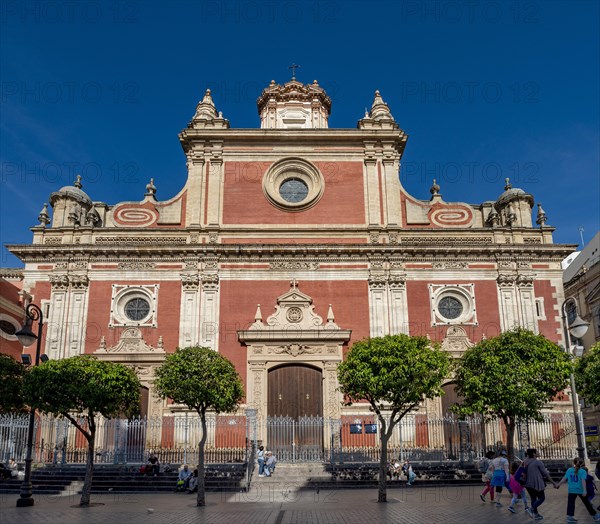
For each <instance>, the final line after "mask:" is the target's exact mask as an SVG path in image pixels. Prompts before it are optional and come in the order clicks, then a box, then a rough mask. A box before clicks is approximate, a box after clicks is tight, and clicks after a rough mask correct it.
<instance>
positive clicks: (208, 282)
mask: <svg viewBox="0 0 600 524" xmlns="http://www.w3.org/2000/svg"><path fill="white" fill-rule="evenodd" d="M201 280H202V289H204V291H216V290H217V289H219V275H217V274H216V273H208V274H207V273H203V274H202V276H201Z"/></svg>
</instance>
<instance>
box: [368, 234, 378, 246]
mask: <svg viewBox="0 0 600 524" xmlns="http://www.w3.org/2000/svg"><path fill="white" fill-rule="evenodd" d="M369 242H370V243H371V244H379V233H369Z"/></svg>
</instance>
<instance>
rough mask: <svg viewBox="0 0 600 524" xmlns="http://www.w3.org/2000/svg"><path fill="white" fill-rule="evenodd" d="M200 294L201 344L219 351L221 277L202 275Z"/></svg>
mask: <svg viewBox="0 0 600 524" xmlns="http://www.w3.org/2000/svg"><path fill="white" fill-rule="evenodd" d="M200 278H201V282H202V293H201V294H200V318H201V322H200V344H201V345H202V346H207V347H210V348H212V349H214V350H215V351H218V350H219V275H217V274H216V273H208V274H207V273H204V274H202V275H201V277H200Z"/></svg>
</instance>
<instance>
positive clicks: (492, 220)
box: [487, 208, 500, 227]
mask: <svg viewBox="0 0 600 524" xmlns="http://www.w3.org/2000/svg"><path fill="white" fill-rule="evenodd" d="M487 221H488V223H489V224H490V225H491V226H492V227H498V225H499V224H500V215H499V214H498V211H496V210H495V209H494V208H492V209H491V211H490V214H489V215H488V217H487Z"/></svg>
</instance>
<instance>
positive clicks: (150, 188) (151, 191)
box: [145, 178, 156, 197]
mask: <svg viewBox="0 0 600 524" xmlns="http://www.w3.org/2000/svg"><path fill="white" fill-rule="evenodd" d="M155 194H156V186H155V185H154V179H153V178H151V179H150V182H149V183H148V184H146V194H145V196H149V197H153V196H154V195H155Z"/></svg>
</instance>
